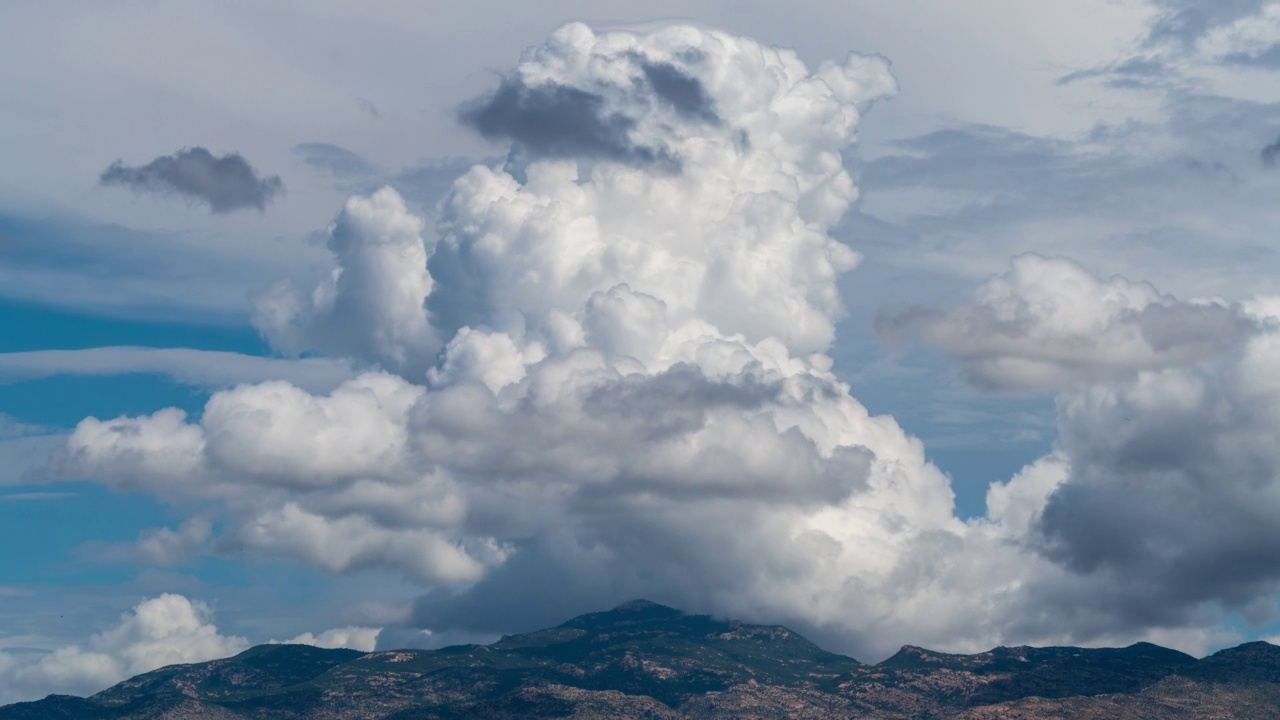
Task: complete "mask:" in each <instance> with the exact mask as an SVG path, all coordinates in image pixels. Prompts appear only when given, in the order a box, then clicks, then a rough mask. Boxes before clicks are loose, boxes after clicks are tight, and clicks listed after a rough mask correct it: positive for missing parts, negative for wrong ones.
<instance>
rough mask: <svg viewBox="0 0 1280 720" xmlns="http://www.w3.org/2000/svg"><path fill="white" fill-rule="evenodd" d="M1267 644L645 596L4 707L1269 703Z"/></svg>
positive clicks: (1101, 713) (417, 709) (337, 711)
mask: <svg viewBox="0 0 1280 720" xmlns="http://www.w3.org/2000/svg"><path fill="white" fill-rule="evenodd" d="M1278 716H1280V647H1276V646H1273V645H1270V644H1267V643H1263V642H1255V643H1247V644H1244V645H1241V646H1239V647H1236V648H1232V649H1230V650H1224V651H1222V652H1219V653H1217V654H1215V655H1212V656H1210V657H1207V658H1204V659H1202V660H1197V659H1195V658H1193V657H1191V656H1190V655H1186V654H1183V653H1180V652H1177V651H1175V650H1168V649H1165V648H1162V647H1159V646H1156V645H1151V644H1147V643H1139V644H1136V645H1131V646H1129V647H1127V648H1107V649H1082V648H1069V647H1052V648H1033V647H1012V648H1008V647H1001V648H996V649H994V650H991V651H988V652H985V653H979V654H976V655H950V654H944V653H936V652H932V651H929V650H925V649H923V648H917V647H911V646H907V647H904V648H902V650H901V651H899V652H898V653H897V654H895V655H894V656H893V657H891V658H889V659H887V660H885V661H884V662H881V663H879V664H876V665H864V664H862V663H859V662H858V661H856V660H854V659H853V658H849V657H845V656H843V655H837V654H834V653H829V652H826V651H824V650H822V649H821V648H819V647H817V646H816V645H814V644H813V643H811V642H809V641H808V640H806V639H804V638H803V637H800V636H799V635H797V634H795V633H794V632H792V631H790V630H788V629H786V628H784V627H780V626H762V625H745V624H742V623H738V622H732V621H721V620H716V619H713V618H711V617H708V616H704V615H686V614H684V613H681V612H679V611H677V610H674V609H672V608H668V607H663V606H661V605H655V604H653V603H648V602H644V601H637V602H633V603H628V604H626V605H622V606H620V607H618V608H615V609H613V610H611V611H608V612H602V613H593V614H590V615H583V616H581V617H578V618H574V619H573V620H570V621H569V622H566V623H564V624H563V625H560V626H559V627H555V628H551V629H548V630H542V631H539V632H534V633H529V634H527V635H515V636H511V637H506V638H503V639H502V640H500V641H499V642H496V643H494V644H492V645H462V646H455V647H448V648H443V649H440V650H396V651H382V652H372V653H360V652H356V651H354V650H323V649H319V648H314V647H309V646H305V645H262V646H259V647H255V648H252V649H250V650H247V651H245V652H243V653H241V654H239V655H237V656H235V657H231V658H226V659H223V660H215V661H212V662H207V663H198V664H194V665H175V666H171V667H166V668H162V669H160V670H156V671H154V672H150V673H146V674H143V675H139V676H137V677H134V678H132V679H130V680H126V681H125V682H122V683H120V684H118V685H116V686H115V687H112V688H110V689H107V690H105V691H103V692H100V693H98V694H97V695H94V696H92V697H89V698H76V697H69V696H58V695H55V696H50V697H48V698H45V699H44V700H40V701H38V702H30V703H18V704H15V705H8V706H5V707H0V720H19V719H21V720H51V719H53V718H59V719H71V718H76V719H82V720H133V719H138V720H142V719H144V718H145V719H148V720H160V719H170V720H180V719H185V718H209V719H211V720H223V719H225V720H242V719H245V718H262V719H266V718H272V719H274V718H280V719H289V720H294V719H299V720H300V719H302V718H308V719H315V720H324V719H332V720H348V719H355V718H361V719H368V720H375V719H376V720H427V719H432V720H437V719H444V718H652V719H654V720H658V719H668V718H670V719H673V720H674V719H685V718H689V719H693V718H707V719H710V718H760V719H762V720H763V719H765V718H796V719H801V718H803V719H810V718H811V719H814V720H817V719H819V718H956V719H961V718H963V719H964V720H979V719H983V720H997V719H1013V718H1020V719H1030V718H1151V719H1156V718H1264V717H1266V718H1272V717H1278Z"/></svg>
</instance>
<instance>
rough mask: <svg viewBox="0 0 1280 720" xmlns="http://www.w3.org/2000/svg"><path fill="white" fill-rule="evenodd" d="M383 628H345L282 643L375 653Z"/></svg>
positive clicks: (301, 636) (302, 636)
mask: <svg viewBox="0 0 1280 720" xmlns="http://www.w3.org/2000/svg"><path fill="white" fill-rule="evenodd" d="M381 634H382V628H371V627H356V626H351V627H343V628H333V629H332V630H325V631H324V632H322V633H320V634H319V635H313V634H311V633H303V634H301V635H299V636H297V637H295V638H293V639H291V640H284V641H282V642H284V643H287V644H294V645H314V646H316V647H322V648H350V649H351V650H359V651H361V652H373V651H374V650H375V649H376V648H377V647H378V636H379V635H381Z"/></svg>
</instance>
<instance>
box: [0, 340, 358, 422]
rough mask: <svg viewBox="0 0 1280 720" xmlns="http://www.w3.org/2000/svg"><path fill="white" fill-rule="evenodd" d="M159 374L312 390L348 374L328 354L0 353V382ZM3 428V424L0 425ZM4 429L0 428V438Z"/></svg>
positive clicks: (212, 383) (193, 381) (206, 384)
mask: <svg viewBox="0 0 1280 720" xmlns="http://www.w3.org/2000/svg"><path fill="white" fill-rule="evenodd" d="M130 373H160V374H164V375H168V376H170V377H172V378H173V379H174V380H177V381H178V382H182V383H186V384H189V385H194V386H196V387H202V388H220V387H230V386H232V385H239V384H240V383H246V382H262V381H264V380H289V381H290V382H292V383H294V384H295V385H298V386H299V387H303V388H307V389H311V390H314V391H317V392H323V391H325V390H330V389H332V388H334V387H336V386H337V385H339V384H340V383H342V382H343V381H344V380H347V379H349V378H350V377H351V376H352V374H353V373H352V370H351V366H350V364H349V363H347V362H344V361H342V360H332V359H327V358H304V359H300V360H283V359H280V358H268V357H259V356H256V355H243V354H240V353H233V352H224V351H217V350H194V349H191V348H146V347H129V346H116V347H97V348H85V349H82V350H32V351H27V352H15V353H0V383H4V382H21V381H25V380H33V379H37V378H45V377H52V376H55V375H124V374H130ZM0 430H2V428H0ZM2 436H3V432H0V437H2Z"/></svg>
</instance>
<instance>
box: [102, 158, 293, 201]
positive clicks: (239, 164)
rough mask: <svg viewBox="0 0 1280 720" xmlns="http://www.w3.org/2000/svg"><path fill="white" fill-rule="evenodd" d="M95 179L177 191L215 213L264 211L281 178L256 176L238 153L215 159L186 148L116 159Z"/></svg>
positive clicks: (281, 187)
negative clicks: (142, 158) (140, 159)
mask: <svg viewBox="0 0 1280 720" xmlns="http://www.w3.org/2000/svg"><path fill="white" fill-rule="evenodd" d="M98 181H99V182H100V183H101V184H103V185H119V186H121V187H127V188H130V189H132V190H134V191H137V192H149V193H155V194H161V195H181V196H184V197H186V198H187V199H189V200H191V201H193V202H203V203H207V204H208V205H209V209H210V210H211V211H212V212H215V213H229V212H233V211H235V210H243V209H246V208H257V209H258V210H260V211H261V210H265V209H266V207H267V205H268V204H269V203H270V202H271V201H272V200H274V199H275V197H276V196H277V195H279V194H280V193H282V192H284V183H283V182H282V181H281V180H280V178H279V176H274V175H273V176H271V177H265V178H264V177H259V176H258V173H257V171H256V170H254V169H253V166H251V165H250V164H249V162H248V161H247V160H245V159H244V158H243V157H242V156H241V155H240V154H238V153H228V154H226V155H223V156H222V157H215V156H214V155H213V153H211V152H209V151H208V150H206V149H205V148H202V147H189V148H184V149H182V150H179V151H178V152H176V153H174V154H172V155H162V156H160V157H158V158H156V159H155V160H152V161H151V162H149V163H147V164H146V165H141V166H136V167H134V166H129V165H125V164H124V162H123V161H121V160H117V161H116V162H114V163H112V164H111V166H110V167H108V168H107V169H106V170H104V171H103V172H102V175H101V176H100V177H99V178H98Z"/></svg>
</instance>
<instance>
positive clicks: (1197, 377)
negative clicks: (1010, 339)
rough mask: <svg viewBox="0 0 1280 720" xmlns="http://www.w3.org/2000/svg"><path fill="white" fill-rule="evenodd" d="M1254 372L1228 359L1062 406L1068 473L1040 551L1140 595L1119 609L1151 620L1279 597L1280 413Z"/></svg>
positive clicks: (1045, 522) (1049, 510)
mask: <svg viewBox="0 0 1280 720" xmlns="http://www.w3.org/2000/svg"><path fill="white" fill-rule="evenodd" d="M1263 347H1266V346H1265V345H1264V346H1260V348H1259V349H1261V348H1263ZM1264 359H1265V358H1264V357H1259V358H1257V359H1255V361H1258V360H1264ZM1255 372H1256V368H1255V369H1254V370H1250V369H1249V367H1248V365H1247V364H1245V365H1236V364H1234V363H1231V362H1227V363H1223V364H1221V365H1219V366H1217V367H1211V368H1200V369H1196V370H1189V371H1179V372H1174V373H1165V374H1161V375H1159V376H1153V377H1149V378H1146V379H1145V380H1144V381H1142V382H1138V381H1135V382H1131V383H1127V384H1124V385H1121V386H1118V387H1116V388H1112V389H1108V390H1107V391H1095V392H1091V393H1086V394H1080V395H1078V396H1073V397H1069V398H1064V399H1062V400H1060V401H1059V406H1060V427H1061V431H1062V437H1061V444H1062V447H1063V450H1064V452H1065V453H1066V454H1067V455H1068V457H1070V459H1071V465H1072V470H1071V477H1070V479H1069V480H1068V481H1067V482H1066V483H1064V484H1063V485H1062V486H1060V487H1059V488H1058V490H1057V491H1056V492H1055V493H1054V494H1053V495H1052V496H1051V497H1050V498H1049V501H1048V503H1047V505H1046V507H1045V509H1044V512H1043V514H1042V517H1041V520H1040V523H1039V529H1040V532H1041V533H1042V534H1043V538H1044V543H1045V544H1044V548H1043V552H1044V553H1045V554H1046V555H1047V556H1048V557H1049V558H1051V559H1053V560H1054V561H1056V562H1059V563H1061V564H1063V565H1064V566H1066V567H1067V568H1069V569H1071V570H1072V571H1074V572H1076V573H1079V574H1082V575H1094V576H1098V577H1110V578H1114V579H1115V581H1116V582H1117V583H1118V584H1121V585H1125V586H1128V587H1131V588H1140V589H1142V591H1141V592H1134V593H1132V594H1131V597H1130V598H1129V600H1128V601H1127V603H1128V605H1127V606H1126V607H1121V608H1118V610H1119V611H1121V613H1122V615H1123V616H1125V617H1127V618H1129V619H1138V620H1142V621H1144V622H1168V621H1169V619H1170V618H1176V617H1179V616H1186V615H1190V614H1191V613H1192V612H1193V611H1194V609H1195V608H1196V607H1197V606H1199V605H1201V604H1202V603H1205V602H1215V603H1221V604H1223V605H1224V606H1226V607H1228V608H1232V609H1237V610H1241V611H1243V610H1244V609H1247V608H1248V607H1249V606H1251V605H1252V604H1254V603H1255V602H1256V601H1258V600H1259V599H1260V598H1262V599H1265V598H1267V597H1270V596H1273V593H1274V589H1275V586H1276V583H1277V582H1278V581H1280V526H1278V525H1277V524H1276V523H1275V517H1276V513H1277V511H1280V504H1278V503H1277V501H1276V498H1277V497H1278V496H1277V493H1276V490H1277V488H1278V487H1280V453H1278V452H1277V451H1276V446H1275V441H1274V438H1275V437H1276V434H1277V433H1278V432H1280V418H1277V415H1276V413H1275V411H1274V407H1275V401H1276V397H1275V390H1274V388H1272V387H1269V383H1267V382H1266V381H1265V379H1263V378H1259V377H1257V376H1256V374H1255ZM1270 607H1271V609H1272V610H1271V612H1270V613H1264V614H1266V615H1267V617H1265V618H1263V619H1264V620H1265V619H1271V617H1272V616H1274V600H1271V601H1270Z"/></svg>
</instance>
